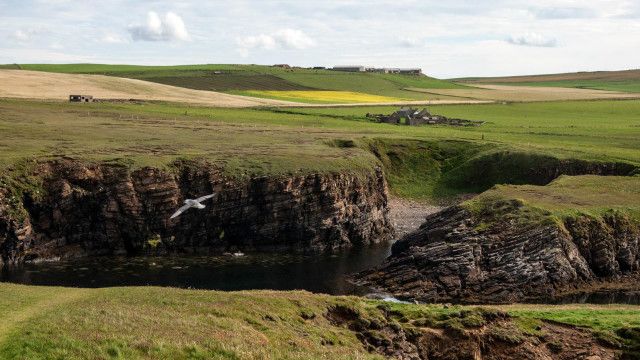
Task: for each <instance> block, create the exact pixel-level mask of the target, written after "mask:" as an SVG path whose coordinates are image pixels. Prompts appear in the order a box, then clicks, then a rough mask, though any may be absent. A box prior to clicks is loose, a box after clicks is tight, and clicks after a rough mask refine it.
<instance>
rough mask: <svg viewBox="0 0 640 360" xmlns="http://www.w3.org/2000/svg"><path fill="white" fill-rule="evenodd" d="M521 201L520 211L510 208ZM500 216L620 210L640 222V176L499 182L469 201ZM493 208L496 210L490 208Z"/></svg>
mask: <svg viewBox="0 0 640 360" xmlns="http://www.w3.org/2000/svg"><path fill="white" fill-rule="evenodd" d="M513 200H515V201H517V204H518V205H519V206H523V207H521V208H519V209H517V210H513V209H511V208H510V204H511V205H515V203H510V202H509V201H513ZM466 206H468V207H469V208H470V209H472V210H474V211H476V212H478V213H484V214H491V216H494V217H497V218H496V219H498V218H499V217H500V216H501V215H500V214H501V213H509V214H510V215H512V216H521V215H522V219H521V220H522V221H527V220H534V221H535V220H536V219H538V220H540V219H546V218H548V217H549V216H556V217H558V218H561V219H562V218H567V217H575V216H576V215H587V216H590V217H601V216H602V215H605V214H607V213H611V212H620V213H623V214H626V215H627V216H629V217H630V218H631V219H635V220H636V221H638V222H639V223H640V176H595V175H582V176H561V177H559V178H558V179H556V180H554V181H553V182H551V183H550V184H548V185H546V186H535V185H497V186H495V187H493V188H492V189H490V190H488V191H486V192H484V193H482V194H481V195H479V196H478V197H476V198H474V199H472V200H469V201H468V202H467V203H466ZM487 210H493V211H487Z"/></svg>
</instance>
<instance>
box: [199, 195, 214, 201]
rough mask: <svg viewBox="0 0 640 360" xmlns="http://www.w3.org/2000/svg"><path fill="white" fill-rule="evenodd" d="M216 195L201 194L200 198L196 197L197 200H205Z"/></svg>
mask: <svg viewBox="0 0 640 360" xmlns="http://www.w3.org/2000/svg"><path fill="white" fill-rule="evenodd" d="M214 196H215V194H209V195H205V196H200V197H199V198H197V199H196V201H197V202H200V201H205V200H207V199H211V198H212V197H214Z"/></svg>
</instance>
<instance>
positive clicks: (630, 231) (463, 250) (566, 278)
mask: <svg viewBox="0 0 640 360" xmlns="http://www.w3.org/2000/svg"><path fill="white" fill-rule="evenodd" d="M508 205H509V206H510V207H515V210H514V211H516V212H517V211H521V210H522V204H520V203H519V202H517V201H515V200H514V201H511V203H509V204H508ZM507 219H508V218H507V217H505V218H504V219H498V220H497V222H495V223H494V224H492V225H491V226H489V227H486V225H485V221H486V219H483V218H482V217H481V216H477V215H474V214H472V213H471V212H470V211H469V210H467V209H465V208H464V207H461V206H454V207H450V208H448V209H445V210H443V211H441V212H439V213H436V214H434V215H431V216H429V217H428V218H427V221H426V222H425V223H424V224H423V225H422V226H421V227H420V229H419V230H417V231H416V232H414V233H411V234H409V235H407V236H406V237H404V238H403V239H402V240H400V241H398V242H397V243H395V244H394V245H393V251H392V255H391V256H390V257H389V258H388V259H387V260H386V261H385V263H384V264H383V265H381V266H380V267H379V268H377V269H373V270H369V271H366V272H363V273H360V274H358V275H357V276H356V277H355V278H356V280H357V282H359V283H361V284H364V285H369V286H373V287H376V288H379V289H382V290H384V291H387V292H389V293H392V294H394V295H395V296H398V297H403V298H411V299H417V300H421V301H426V302H447V301H455V302H467V303H471V302H499V303H501V302H518V301H524V300H527V299H540V298H552V297H554V296H556V295H558V294H560V293H562V292H567V291H576V290H580V289H587V288H589V287H590V286H592V285H593V284H595V283H597V282H598V281H599V280H607V281H613V282H615V281H618V280H620V278H621V277H623V276H625V275H630V274H634V273H637V272H638V271H639V270H640V230H639V226H638V224H636V223H633V222H632V221H630V220H629V218H627V217H626V216H625V215H622V214H619V213H612V214H610V215H607V216H604V217H602V218H591V217H586V216H578V217H576V218H574V219H571V220H567V221H566V223H564V224H563V223H557V222H555V221H552V220H550V219H549V218H546V219H542V220H540V221H534V222H532V223H529V224H524V225H523V224H522V223H519V222H517V221H514V220H513V219H514V218H511V219H510V220H507Z"/></svg>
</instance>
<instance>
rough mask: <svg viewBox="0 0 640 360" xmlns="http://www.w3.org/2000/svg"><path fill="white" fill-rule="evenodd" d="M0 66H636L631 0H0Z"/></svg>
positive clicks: (635, 11)
mask: <svg viewBox="0 0 640 360" xmlns="http://www.w3.org/2000/svg"><path fill="white" fill-rule="evenodd" d="M0 63H109V64H141V65H173V64H205V63H206V64H267V65H268V64H275V63H287V64H291V65H297V66H334V65H364V66H378V67H420V68H422V69H423V72H424V73H426V74H429V75H432V76H436V77H439V78H451V77H463V76H498V75H524V74H542V73H558V72H573V71H594V70H624V69H637V68H640V0H589V1H583V0H580V1H575V0H537V1H530V0H528V1H520V0H476V1H470V0H448V1H442V0H434V1H432V0H393V1H388V0H370V1H350V0H343V1H336V0H324V1H306V0H299V1H267V0H244V1H243V0H233V1H231V0H226V1H203V0H201V1H187V0H177V1H168V0H167V1H163V0H149V1H146V0H142V1H129V0H111V1H110V0H105V1H94V0H85V1H68V0H0Z"/></svg>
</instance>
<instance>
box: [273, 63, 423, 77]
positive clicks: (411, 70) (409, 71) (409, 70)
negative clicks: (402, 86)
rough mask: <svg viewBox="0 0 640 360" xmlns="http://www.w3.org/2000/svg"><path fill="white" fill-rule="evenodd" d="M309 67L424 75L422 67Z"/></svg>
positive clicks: (290, 67) (284, 65)
mask: <svg viewBox="0 0 640 360" xmlns="http://www.w3.org/2000/svg"><path fill="white" fill-rule="evenodd" d="M272 66H273V67H278V68H282V69H294V68H296V66H291V65H289V64H275V65H272ZM309 69H312V70H333V71H343V72H370V73H382V74H402V75H422V69H420V68H376V67H366V66H362V65H342V66H334V67H330V68H327V67H324V66H313V67H310V68H309Z"/></svg>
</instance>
